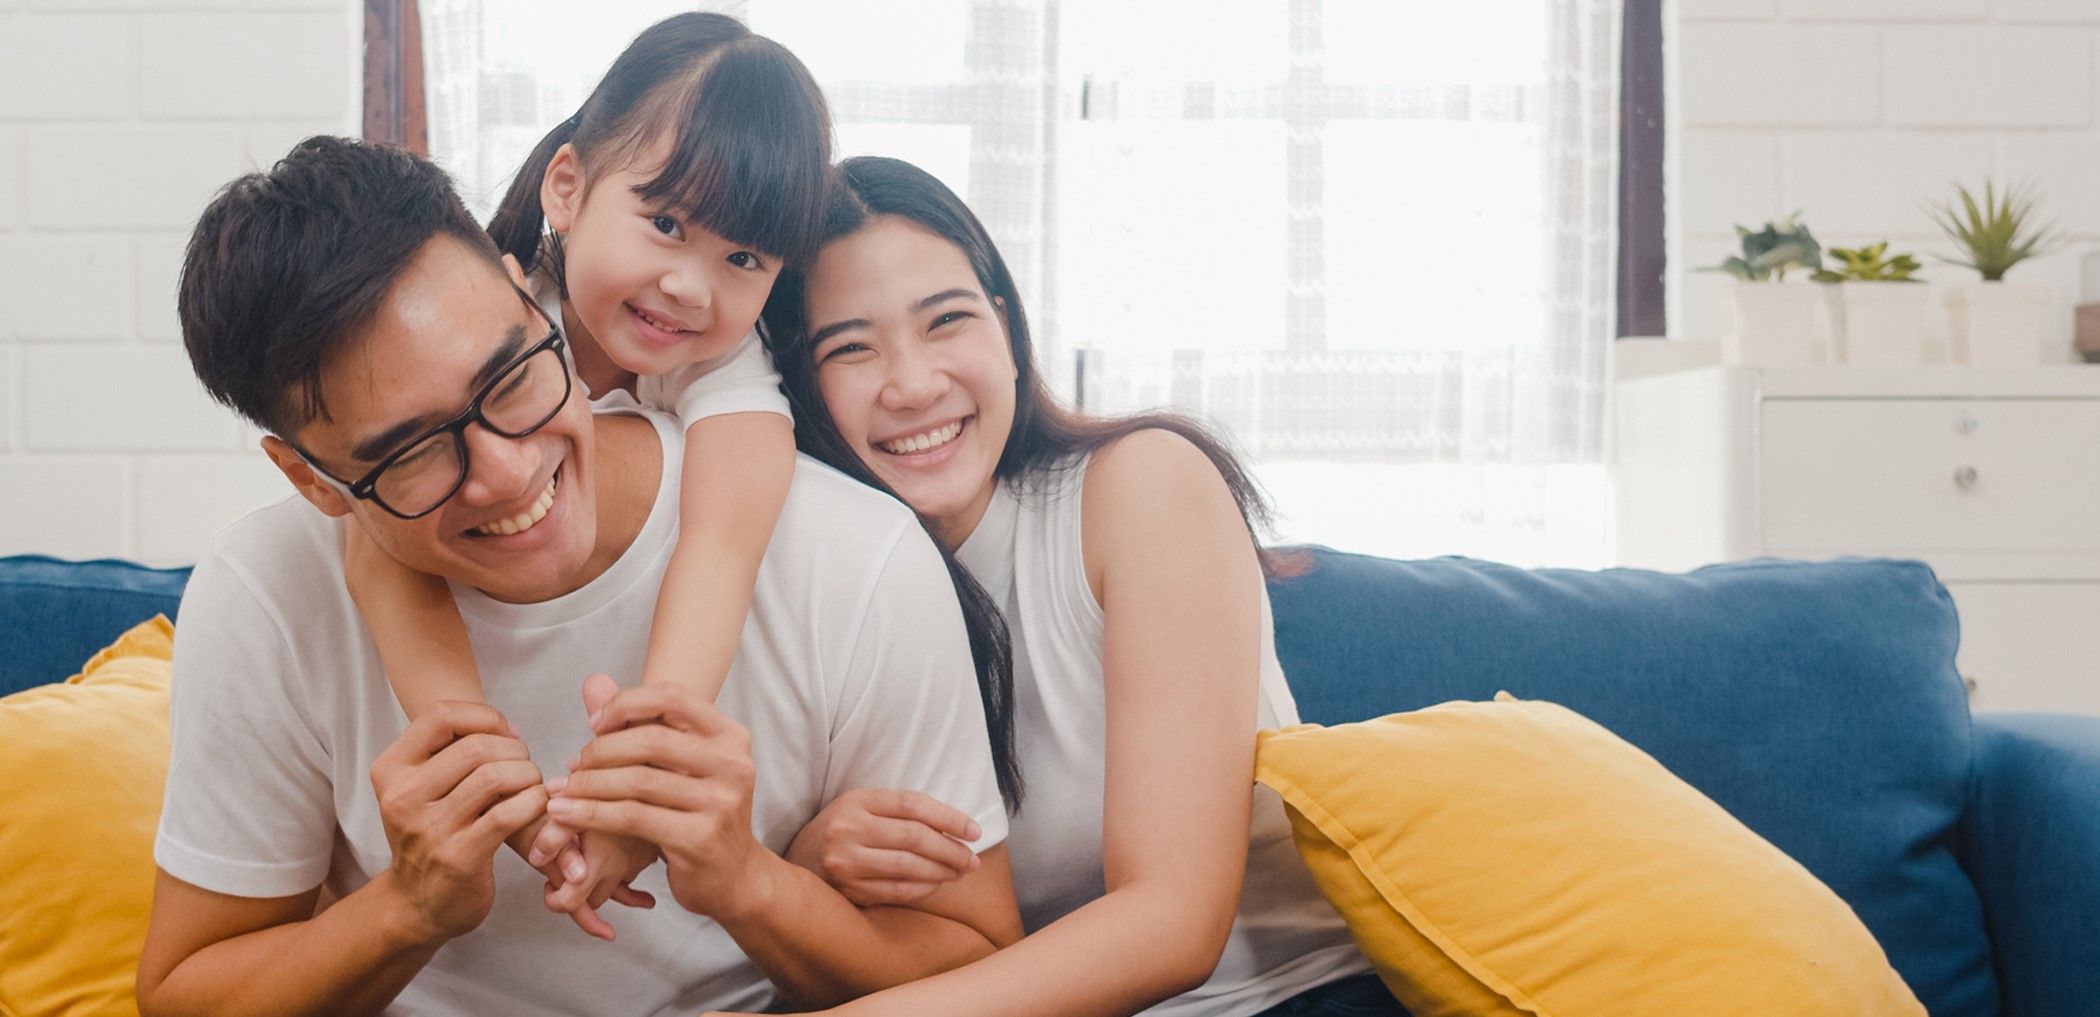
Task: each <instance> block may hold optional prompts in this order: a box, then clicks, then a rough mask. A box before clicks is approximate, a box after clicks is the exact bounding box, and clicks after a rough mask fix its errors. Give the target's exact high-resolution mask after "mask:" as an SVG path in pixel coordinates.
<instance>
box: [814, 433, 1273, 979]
mask: <svg viewBox="0 0 2100 1017" xmlns="http://www.w3.org/2000/svg"><path fill="white" fill-rule="evenodd" d="M1082 520H1083V521H1082V527H1083V532H1084V534H1085V539H1084V545H1085V557H1086V561H1087V572H1088V576H1089V578H1090V580H1091V581H1092V583H1093V587H1094V590H1095V592H1096V594H1097V595H1098V597H1099V599H1100V601H1101V606H1102V609H1103V611H1104V612H1105V614H1106V616H1107V618H1106V625H1105V631H1104V632H1103V640H1102V655H1103V659H1102V665H1103V670H1104V672H1105V680H1106V683H1107V709H1108V757H1107V798H1106V802H1105V806H1104V809H1105V813H1104V815H1103V817H1102V842H1103V843H1102V847H1103V854H1104V857H1103V869H1104V875H1105V877H1106V881H1107V889H1108V892H1107V893H1106V894H1104V895H1103V896H1101V897H1099V898H1097V899H1095V900H1093V901H1091V902H1089V903H1088V904H1086V905H1085V906H1083V907H1081V908H1079V909H1078V910H1075V911H1073V912H1072V913H1071V914H1068V915H1066V916H1065V917H1063V918H1061V919H1059V920H1057V921H1056V922H1053V923H1051V924H1050V925H1049V926H1047V927H1045V928H1043V929H1041V930H1039V931H1037V932H1036V933H1034V934H1033V935H1030V936H1028V937H1027V938H1026V939H1023V940H1021V941H1020V942H1019V943H1017V944H1015V945H1013V946H1010V947H1007V948H1006V949H1004V950H1001V951H999V952H998V953H996V954H993V955H992V956H990V957H987V958H985V959H983V960H980V961H977V962H975V963H973V964H970V965H968V966H966V967H962V968H958V969H956V970H954V971H950V972H947V973H945V974H940V975H935V976H933V977H931V978H928V979H925V980H923V981H919V982H914V983H911V984H909V985H903V986H899V987H897V988H894V989H890V990H887V991H884V992H880V993H877V994H875V995H872V996H868V997H865V998H863V999H861V1000H858V1001H856V1002H853V1003H849V1004H847V1005H845V1006H843V1007H840V1008H839V1009H838V1010H837V1011H835V1012H837V1013H840V1014H852V1015H875V1014H896V1015H901V1017H915V1015H923V1014H927V1013H951V1012H968V1013H972V1014H983V1015H987V1017H1021V1015H1033V1014H1043V1015H1049V1014H1065V1015H1077V1017H1085V1015H1095V1017H1107V1015H1123V1014H1131V1013H1135V1012H1137V1011H1139V1010H1141V1009H1144V1008H1145V1007H1147V1006H1150V1005H1152V1004H1153V1003H1156V1002H1158V1001H1160V1000H1162V999H1165V998H1167V997H1169V996H1173V995H1176V994H1178V993H1181V992H1185V991H1187V990H1189V989H1192V988H1194V987H1196V986H1198V985H1200V984H1202V983H1203V981H1204V980H1205V979H1206V978H1208V977H1209V975H1210V972H1211V971H1212V969H1213V968H1215V967H1216V966H1217V961H1218V957H1219V955H1220V954H1221V953H1222V952H1223V951H1224V948H1225V942H1226V937H1227V936H1228V935H1229V934H1230V932H1231V930H1232V920H1233V917H1234V914H1235V912H1236V910H1237V907H1238V901H1239V890H1240V879H1241V876H1242V874H1243V872H1244V869H1245V866H1246V854H1247V829H1248V823H1249V821H1250V812H1251V810H1252V803H1253V771H1254V720H1255V701H1256V686H1257V681H1258V679H1259V674H1260V652H1261V651H1260V645H1259V640H1260V638H1261V607H1260V603H1261V602H1260V590H1261V583H1262V574H1261V568H1260V565H1259V563H1258V562H1257V560H1256V558H1255V554H1254V545H1253V541H1252V540H1250V539H1249V537H1248V534H1247V529H1246V526H1245V524H1244V523H1243V522H1242V521H1241V517H1240V515H1239V511H1238V509H1237V507H1236V506H1235V504H1234V502H1233V499H1232V495H1231V493H1230V492H1229V491H1228V490H1227V489H1226V487H1225V482H1224V479H1223V478H1222V477H1220V476H1219V474H1218V472H1217V470H1216V469H1215V468H1213V467H1212V466H1211V465H1210V462H1209V460H1207V459H1205V458H1204V456H1203V454H1202V453H1201V452H1200V451H1198V450H1197V449H1196V448H1195V446H1193V445H1191V444H1189V443H1188V442H1187V441H1185V440H1184V439H1182V438H1180V437H1179V436H1176V435H1173V434H1171V433H1168V432H1165V431H1156V430H1155V431H1141V432H1138V433H1136V434H1133V435H1130V436H1129V437H1127V438H1124V439H1122V440H1121V441H1119V442H1117V443H1116V444H1114V445H1112V446H1110V447H1108V448H1105V449H1103V450H1102V451H1101V452H1099V453H1098V454H1096V456H1095V457H1094V461H1093V463H1092V464H1091V466H1090V467H1089V469H1088V472H1087V478H1086V493H1085V498H1084V503H1083V517H1082Z"/></svg>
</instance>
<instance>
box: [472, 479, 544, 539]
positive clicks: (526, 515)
mask: <svg viewBox="0 0 2100 1017" xmlns="http://www.w3.org/2000/svg"><path fill="white" fill-rule="evenodd" d="M553 507H554V481H552V480H549V481H547V489H546V490H544V491H541V492H540V497H539V500H538V501H535V502H533V503H532V507H531V508H529V509H526V510H525V511H523V512H520V513H518V514H517V515H514V516H512V517H510V518H509V519H498V520H496V521H495V522H493V523H485V524H483V525H481V526H477V527H475V528H474V532H475V533H478V534H481V535H482V536H484V537H508V536H511V535H513V534H518V533H523V532H525V531H526V530H529V529H532V527H533V526H534V524H536V523H538V522H539V521H540V520H542V519H545V518H547V510H548V509H550V508H553Z"/></svg>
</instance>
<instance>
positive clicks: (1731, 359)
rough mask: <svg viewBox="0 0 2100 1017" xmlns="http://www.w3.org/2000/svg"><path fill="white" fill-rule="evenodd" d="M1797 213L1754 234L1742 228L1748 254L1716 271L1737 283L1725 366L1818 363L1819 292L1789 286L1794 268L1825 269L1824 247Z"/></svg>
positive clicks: (1725, 344) (1723, 339)
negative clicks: (1789, 273)
mask: <svg viewBox="0 0 2100 1017" xmlns="http://www.w3.org/2000/svg"><path fill="white" fill-rule="evenodd" d="M1800 216H1801V213H1799V212H1796V213H1794V214H1793V215H1790V216H1787V217H1786V218H1785V219H1783V220H1781V221H1779V222H1777V223H1769V222H1768V223H1766V224H1765V227H1764V229H1761V230H1757V231H1755V232H1752V231H1751V230H1750V229H1749V228H1748V227H1744V226H1737V227H1736V228H1735V233H1736V236H1738V237H1740V238H1742V242H1743V253H1741V254H1739V255H1735V256H1733V257H1730V258H1729V259H1728V260H1726V261H1724V262H1722V263H1721V264H1720V265H1718V266H1716V267H1715V271H1719V272H1726V273H1728V274H1729V275H1732V276H1734V277H1735V279H1736V283H1735V288H1734V289H1733V290H1732V291H1731V297H1732V305H1733V306H1732V307H1731V309H1730V313H1729V315H1728V331H1727V332H1726V333H1725V334H1724V335H1723V336H1722V337H1721V359H1722V362H1723V363H1728V364H1738V365H1742V366H1745V367H1798V366H1802V365H1806V364H1812V363H1814V362H1815V361H1816V352H1817V351H1816V291H1815V289H1814V288H1813V287H1810V286H1803V285H1793V286H1789V285H1786V273H1787V270H1788V269H1792V268H1806V269H1818V268H1821V267H1823V248H1822V245H1820V244H1818V243H1816V238H1815V237H1814V236H1812V235H1810V234H1809V232H1808V227H1807V226H1805V225H1803V224H1802V223H1801V222H1800Z"/></svg>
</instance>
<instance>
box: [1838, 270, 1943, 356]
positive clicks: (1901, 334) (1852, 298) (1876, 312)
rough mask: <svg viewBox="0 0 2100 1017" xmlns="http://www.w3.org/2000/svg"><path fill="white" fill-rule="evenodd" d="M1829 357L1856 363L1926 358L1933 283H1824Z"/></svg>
mask: <svg viewBox="0 0 2100 1017" xmlns="http://www.w3.org/2000/svg"><path fill="white" fill-rule="evenodd" d="M1824 291H1825V293H1824V306H1825V307H1826V308H1827V309H1828V311H1829V316H1830V341H1831V360H1832V361H1833V362H1835V363H1839V364H1846V365H1849V366H1852V367H1916V366H1918V365H1919V364H1923V363H1924V362H1925V305H1926V302H1927V298H1928V297H1929V296H1930V287H1928V286H1926V285H1925V284H1924V283H1915V282H1843V283H1837V284H1836V285H1831V286H1825V287H1824Z"/></svg>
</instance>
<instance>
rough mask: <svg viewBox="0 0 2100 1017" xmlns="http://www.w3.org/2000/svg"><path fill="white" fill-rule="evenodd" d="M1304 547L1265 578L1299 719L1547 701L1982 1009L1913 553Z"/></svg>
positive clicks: (1953, 751) (1938, 693) (1952, 711)
mask: <svg viewBox="0 0 2100 1017" xmlns="http://www.w3.org/2000/svg"><path fill="white" fill-rule="evenodd" d="M1309 554H1310V555H1311V566H1310V569H1309V571H1307V572H1306V573H1305V574H1304V575H1302V576H1299V577H1297V578H1292V579H1283V580H1279V581H1276V582H1274V583H1272V584H1271V591H1270V592H1271V598H1272V600H1273V602H1274V608H1275V615H1276V641H1277V651H1278V655H1279V656H1280V657H1281V659H1282V662H1283V666H1284V670H1285V672H1286V673H1287V674H1288V676H1289V678H1290V684H1291V687H1292V689H1293V690H1294V691H1295V693H1296V694H1297V698H1298V706H1299V710H1300V713H1301V714H1302V715H1303V717H1304V719H1305V720H1307V721H1310V722H1314V723H1323V724H1334V723H1343V722H1347V721H1353V720H1362V719H1367V718H1370V717H1375V716H1382V715H1384V714H1387V713H1394V712H1398V711H1403V710H1413V709H1418V708H1421V707H1424V706H1429V705H1432V704H1435V703H1440V702H1445V701H1449V700H1454V699H1472V700H1478V699H1486V698H1489V697H1491V696H1493V695H1494V694H1495V693H1496V692H1497V691H1501V690H1507V691H1509V692H1511V693H1513V694H1515V695H1517V696H1519V697H1522V698H1529V699H1544V700H1551V701H1553V702H1556V703H1560V704H1562V705H1564V706H1567V707H1569V708H1571V709H1574V710H1576V711H1577V712H1580V713H1582V714H1584V715H1586V716H1588V717H1590V718H1591V719H1593V720H1595V721H1597V722H1598V723H1600V724H1603V725H1604V726H1605V727H1607V728H1610V729H1611V730H1612V731H1614V732H1616V733H1617V734H1618V735H1619V736H1620V737H1623V738H1625V739H1627V740H1628V741H1631V742H1633V743H1634V744H1636V745H1638V746H1640V747H1641V748H1642V749H1644V750H1646V751H1647V752H1648V753H1649V754H1651V755H1653V756H1654V757H1655V758H1656V759H1657V760H1659V761H1660V762H1662V764H1663V765H1664V766H1666V767H1668V768H1669V769H1670V770H1671V771H1672V772H1674V773H1676V774H1677V775H1678V776H1679V777H1681V778H1683V779H1684V780H1686V781H1688V782H1689V783H1691V784H1692V785H1693V786H1695V787H1697V788H1699V789H1700V790H1701V791H1703V792H1705V793H1706V794H1707V795H1708V796H1709V797H1711V798H1713V799H1714V800H1715V801H1717V802H1719V803H1720V804H1721V805H1722V806H1723V807H1724V808H1726V809H1728V811H1729V812H1731V813H1733V814H1734V815H1735V816H1736V817H1737V818H1738V819H1740V820H1742V821H1743V823H1745V824H1746V825H1748V826H1749V827H1750V828H1752V829H1754V830H1756V831H1757V832H1758V833H1759V834H1761V835H1763V836H1764V837H1765V838H1766V839H1768V840H1770V841H1771V842H1772V843H1774V844H1776V845H1778V846H1779V848H1780V849H1782V850H1784V851H1786V852H1787V853H1788V854H1790V855H1792V856H1793V857H1794V858H1795V859H1797V860H1799V861H1800V862H1801V863H1802V864H1803V865H1805V866H1807V868H1808V869H1809V870H1810V871H1812V872H1814V873H1815V874H1816V876H1817V877H1819V878H1821V879H1822V880H1823V881H1824V882H1825V883H1827V884H1828V885H1829V886H1830V887H1831V889H1833V890H1835V891H1836V892H1837V893H1838V895H1839V896H1841V897H1843V898H1844V899H1845V900H1846V901H1847V902H1848V903H1850V904H1851V905H1852V907H1853V909H1854V910H1855V911H1857V912H1858V913H1859V915H1860V917H1861V919H1862V920H1864V921H1865V923H1866V925H1867V927H1868V928H1869V929H1871V930H1873V932H1874V934H1875V936H1876V937H1878V938H1879V939H1880V941H1881V943H1882V946H1883V948H1884V949H1885V950H1887V952H1888V954H1889V959H1890V961H1891V962H1892V963H1893V964H1894V965H1895V967H1896V969H1897V970H1898V971H1899V972H1900V973H1902V975H1903V976H1904V978H1905V979H1906V980H1907V981H1908V982H1909V983H1910V985H1911V988H1912V989H1913V991H1915V992H1916V993H1917V994H1918V997H1919V999H1920V1000H1922V1001H1923V1002H1924V1003H1925V1005H1926V1007H1927V1008H1928V1009H1929V1010H1930V1011H1931V1012H1932V1013H1933V1014H1934V1015H1935V1017H1949V1015H1961V1017H1972V1015H1989V1014H1994V1013H1996V1012H1997V1008H1998V993H1997V988H1996V984H1995V982H1994V980H1993V976H1992V973H1991V967H1990V961H1989V946H1988V941H1987V940H1986V938H1985V932H1984V925H1983V918H1982V912H1981V908H1980V906H1979V904H1978V900H1977V895H1976V891H1975V888H1974V886H1973V885H1972V884H1971V883H1970V882H1969V879H1968V877H1967V876H1966V875H1965V874H1964V873H1963V872H1962V871H1961V869H1960V867H1959V866H1958V865H1957V864H1956V862H1955V858H1954V854H1953V851H1952V843H1953V840H1952V837H1953V831H1954V827H1955V822H1956V819H1957V817H1958V816H1959V815H1960V813H1961V810H1962V807H1963V803H1964V801H1965V798H1966V792H1967V788H1968V782H1969V773H1970V768H1971V756H1972V752H1971V746H1970V737H1969V714H1968V706H1967V700H1966V696H1965V693H1964V691H1963V687H1962V683H1961V680H1960V678H1959V676H1958V675H1957V674H1956V673H1955V670H1954V649H1955V642H1956V637H1957V628H1956V622H1955V614H1954V606H1953V602H1952V600H1951V599H1950V598H1949V597H1948V595H1947V592H1946V590H1945V589H1944V588H1942V587H1941V586H1940V584H1939V583H1938V581H1937V580H1936V579H1935V578H1934V576H1933V574H1932V572H1931V570H1930V569H1929V568H1927V567H1926V566H1924V565H1923V564H1920V563H1917V562H1906V561H1888V560H1866V559H1849V560H1840V561H1835V562H1827V563H1804V562H1781V561H1771V560H1766V561H1755V562H1743V563H1736V564H1729V565H1717V566H1712V567H1709V568H1705V569H1700V570H1698V571H1696V572H1692V573H1689V574H1686V575H1663V574H1660V573H1654V572H1641V571H1633V570H1623V569H1621V570H1610V571H1604V572H1576V571H1564V570H1552V569H1546V570H1535V571H1528V570H1523V569H1516V568H1511V567H1508V566H1502V565H1494V564H1490V563H1486V562H1480V561H1471V560H1466V559H1457V558H1446V559H1437V560H1431V561H1410V562H1400V561H1392V560H1388V559H1381V558H1370V557H1364V556H1360V555H1351V554H1342V553H1337V552H1333V551H1328V550H1325V549H1317V550H1313V551H1311V552H1309ZM1569 833H1570V835H1571V836H1579V835H1580V831H1570V832H1569ZM1753 892H1754V891H1753ZM1774 1003H1775V1007H1776V1009H1775V1012H1779V1011H1780V1010H1783V1009H1784V1006H1783V1005H1780V1003H1781V1001H1774Z"/></svg>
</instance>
